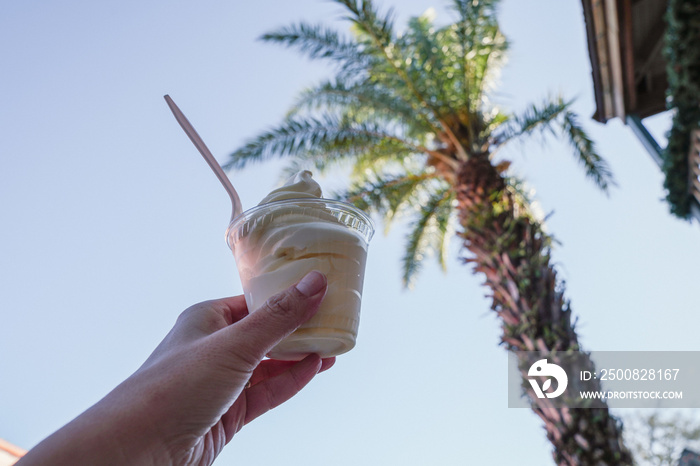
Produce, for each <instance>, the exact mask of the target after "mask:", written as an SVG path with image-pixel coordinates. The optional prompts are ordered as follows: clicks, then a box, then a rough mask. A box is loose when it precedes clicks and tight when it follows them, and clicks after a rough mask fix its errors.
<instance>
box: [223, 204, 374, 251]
mask: <svg viewBox="0 0 700 466" xmlns="http://www.w3.org/2000/svg"><path fill="white" fill-rule="evenodd" d="M299 202H301V203H307V202H308V203H314V202H324V203H327V204H334V205H337V206H340V207H343V208H345V209H348V210H351V211H352V212H353V213H355V214H357V215H358V216H359V217H361V218H362V220H364V221H365V222H366V223H367V225H368V226H369V227H370V228H371V232H372V233H371V234H370V237H371V236H373V233H374V231H375V230H376V229H375V227H374V221H373V220H372V218H371V217H370V216H369V215H368V214H367V213H366V212H365V211H363V210H362V209H360V208H359V207H356V206H354V205H352V204H350V203H349V202H344V201H339V200H337V199H327V198H325V197H294V198H289V199H282V200H279V201H272V202H268V203H265V204H258V205H256V206H254V207H251V208H250V209H248V210H245V211H244V212H242V213H241V214H239V215H237V216H236V217H235V218H234V219H233V220H231V222H230V223H229V226H228V228H227V229H226V242H227V243H228V237H229V233H230V232H231V228H232V227H233V226H234V225H235V224H237V223H239V222H240V221H241V220H243V219H244V218H245V217H246V215H249V214H251V213H255V212H257V211H258V210H263V209H264V208H266V207H269V206H273V207H274V206H276V205H284V204H294V203H299ZM229 246H230V245H229Z"/></svg>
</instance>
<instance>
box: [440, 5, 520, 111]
mask: <svg viewBox="0 0 700 466" xmlns="http://www.w3.org/2000/svg"><path fill="white" fill-rule="evenodd" d="M497 4H498V1H497V0H454V1H453V8H454V10H455V11H456V12H457V13H458V14H459V21H457V22H456V23H455V24H454V25H453V26H449V27H450V28H451V29H452V30H453V31H454V33H455V34H456V37H457V42H458V43H459V46H460V47H459V49H460V50H459V57H460V61H459V64H460V69H461V75H462V79H463V85H462V92H463V93H464V95H463V98H464V102H465V103H466V106H467V108H468V109H469V111H470V112H475V111H476V110H477V109H478V107H479V106H480V103H481V98H482V94H483V92H484V84H485V83H486V82H488V80H487V77H488V76H489V75H490V73H491V72H493V71H495V70H497V69H498V68H499V67H498V64H499V63H497V60H499V59H502V58H503V56H504V54H505V51H506V50H507V49H508V41H507V40H506V39H505V37H504V36H503V34H501V32H500V29H499V27H498V21H497V18H496V7H497Z"/></svg>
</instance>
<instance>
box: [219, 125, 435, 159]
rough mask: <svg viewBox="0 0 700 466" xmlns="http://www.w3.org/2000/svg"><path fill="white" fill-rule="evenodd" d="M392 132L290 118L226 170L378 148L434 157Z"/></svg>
mask: <svg viewBox="0 0 700 466" xmlns="http://www.w3.org/2000/svg"><path fill="white" fill-rule="evenodd" d="M389 130H390V128H387V127H386V126H385V125H381V124H375V123H374V122H356V121H350V120H347V119H342V118H338V117H337V116H335V115H330V114H325V115H321V116H320V117H297V118H288V119H287V120H285V121H284V122H283V123H282V124H281V125H279V126H278V127H276V128H273V129H271V130H268V131H266V132H263V133H262V134H260V135H259V136H257V137H256V138H255V139H253V140H251V141H249V142H248V143H246V144H245V145H244V146H243V147H241V148H240V149H238V150H236V151H235V152H234V153H232V154H231V155H230V160H229V161H228V162H227V163H226V164H224V166H223V167H224V169H226V170H230V169H239V168H243V167H244V166H245V165H247V164H248V163H250V162H260V161H264V160H267V159H270V158H272V157H274V156H277V157H283V156H295V157H301V158H305V157H306V158H312V159H316V160H317V161H321V159H320V158H321V157H322V158H324V159H325V162H324V163H326V164H327V163H329V162H334V161H338V160H340V159H343V158H346V157H351V156H356V155H358V154H363V153H365V152H366V151H367V150H370V149H371V148H373V147H375V146H377V145H382V144H383V145H384V146H385V147H386V146H393V147H394V148H395V150H410V151H415V152H423V153H430V152H431V151H430V150H428V149H427V148H425V147H423V146H421V145H419V144H417V143H414V142H412V141H410V140H407V139H406V138H404V137H402V136H400V135H397V134H392V133H390V132H389Z"/></svg>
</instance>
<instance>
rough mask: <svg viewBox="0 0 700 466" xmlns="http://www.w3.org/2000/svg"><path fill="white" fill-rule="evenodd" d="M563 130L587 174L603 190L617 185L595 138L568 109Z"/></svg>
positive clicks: (564, 116)
mask: <svg viewBox="0 0 700 466" xmlns="http://www.w3.org/2000/svg"><path fill="white" fill-rule="evenodd" d="M562 130H563V131H564V134H565V136H566V137H567V139H568V141H569V144H570V145H571V147H572V148H573V149H574V156H576V158H577V159H578V161H579V163H581V164H582V165H583V167H584V168H585V170H586V175H587V176H588V177H589V178H590V179H592V180H593V182H594V183H595V184H596V186H598V187H599V188H600V189H601V190H603V192H605V193H607V192H608V189H609V188H610V186H614V185H615V180H614V178H613V174H612V171H611V170H610V167H609V166H608V164H607V162H606V161H605V160H604V159H603V158H602V157H601V156H600V154H598V152H597V151H596V148H595V144H594V143H593V140H591V138H590V137H589V136H588V134H586V131H585V130H584V129H583V127H582V126H581V125H580V124H579V122H578V117H577V115H576V114H575V113H574V112H572V111H570V110H567V111H566V112H565V113H564V115H563V121H562Z"/></svg>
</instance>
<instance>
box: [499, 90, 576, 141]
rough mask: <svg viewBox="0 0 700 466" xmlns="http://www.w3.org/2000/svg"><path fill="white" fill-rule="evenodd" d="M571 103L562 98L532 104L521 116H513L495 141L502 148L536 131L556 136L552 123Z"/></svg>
mask: <svg viewBox="0 0 700 466" xmlns="http://www.w3.org/2000/svg"><path fill="white" fill-rule="evenodd" d="M570 105H571V102H570V101H568V102H567V101H564V99H563V98H562V97H556V98H548V99H545V100H544V102H542V103H541V104H532V105H530V106H529V107H528V108H527V109H525V110H524V111H523V112H522V113H520V114H519V115H512V116H510V117H509V118H508V120H507V122H505V124H504V125H503V126H502V127H501V130H500V131H499V133H498V136H497V137H496V140H495V141H494V144H495V145H496V146H500V145H502V144H505V143H506V142H509V141H511V140H513V139H516V138H520V137H523V136H530V135H532V134H533V133H535V132H536V131H540V132H541V133H544V132H545V131H549V132H550V133H551V134H552V135H556V132H555V130H554V127H553V126H552V123H553V122H554V121H555V120H556V118H557V117H559V116H560V115H562V114H563V113H564V112H565V111H567V109H568V108H569V107H570Z"/></svg>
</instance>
